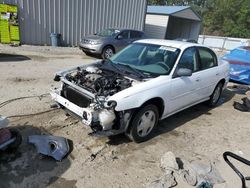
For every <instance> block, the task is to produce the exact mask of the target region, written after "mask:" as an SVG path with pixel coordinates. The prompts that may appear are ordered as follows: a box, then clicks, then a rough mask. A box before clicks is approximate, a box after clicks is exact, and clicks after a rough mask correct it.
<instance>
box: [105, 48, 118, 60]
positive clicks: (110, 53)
mask: <svg viewBox="0 0 250 188" xmlns="http://www.w3.org/2000/svg"><path fill="white" fill-rule="evenodd" d="M114 53H115V51H114V49H113V48H112V47H111V46H106V47H104V49H103V51H102V58H103V59H109V58H110V57H112V56H113V55H114Z"/></svg>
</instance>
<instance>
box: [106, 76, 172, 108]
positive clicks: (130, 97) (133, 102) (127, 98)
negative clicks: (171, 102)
mask: <svg viewBox="0 0 250 188" xmlns="http://www.w3.org/2000/svg"><path fill="white" fill-rule="evenodd" d="M163 85H164V87H163ZM169 88H170V84H168V83H166V80H165V79H164V78H159V79H154V80H152V81H148V82H145V83H142V84H139V85H137V86H134V87H131V88H129V89H126V90H123V91H121V92H120V93H117V94H115V95H113V96H112V97H110V98H109V100H113V101H116V102H117V105H116V107H115V110H116V111H123V110H129V109H133V108H138V107H140V106H142V105H143V104H144V103H145V102H147V101H148V100H150V99H152V98H161V99H162V100H163V101H164V103H167V98H168V97H167V94H168V93H169Z"/></svg>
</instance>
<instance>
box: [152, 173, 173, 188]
mask: <svg viewBox="0 0 250 188" xmlns="http://www.w3.org/2000/svg"><path fill="white" fill-rule="evenodd" d="M176 185H177V182H176V180H175V177H174V176H173V174H165V175H163V176H161V177H160V178H159V179H157V180H155V181H153V182H152V183H151V184H150V185H149V187H150V188H171V187H175V186H176Z"/></svg>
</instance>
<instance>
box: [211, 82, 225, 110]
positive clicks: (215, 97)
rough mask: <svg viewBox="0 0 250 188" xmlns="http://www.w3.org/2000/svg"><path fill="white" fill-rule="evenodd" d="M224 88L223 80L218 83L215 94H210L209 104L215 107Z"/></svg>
mask: <svg viewBox="0 0 250 188" xmlns="http://www.w3.org/2000/svg"><path fill="white" fill-rule="evenodd" d="M222 88H223V84H222V83H221V82H220V83H218V84H217V86H216V87H215V89H214V92H213V94H212V95H211V96H210V99H209V101H208V105H209V106H211V107H215V106H216V105H217V104H218V102H219V100H220V97H221V93H222Z"/></svg>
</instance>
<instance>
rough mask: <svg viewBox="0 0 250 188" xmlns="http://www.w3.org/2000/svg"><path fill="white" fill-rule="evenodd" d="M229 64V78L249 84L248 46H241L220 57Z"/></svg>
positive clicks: (249, 50)
mask: <svg viewBox="0 0 250 188" xmlns="http://www.w3.org/2000/svg"><path fill="white" fill-rule="evenodd" d="M221 59H223V60H226V61H228V62H229V64H230V80H233V81H236V82H240V83H242V84H247V85H250V46H241V47H238V48H235V49H233V50H231V51H230V52H229V53H227V54H225V55H224V56H222V57H221Z"/></svg>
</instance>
